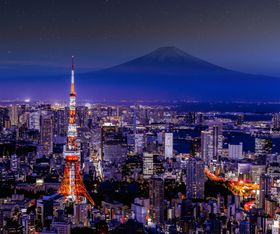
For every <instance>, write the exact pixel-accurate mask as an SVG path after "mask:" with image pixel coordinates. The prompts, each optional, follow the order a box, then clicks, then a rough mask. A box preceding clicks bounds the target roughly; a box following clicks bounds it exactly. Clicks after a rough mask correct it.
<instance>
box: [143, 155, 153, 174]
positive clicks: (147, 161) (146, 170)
mask: <svg viewBox="0 0 280 234" xmlns="http://www.w3.org/2000/svg"><path fill="white" fill-rule="evenodd" d="M153 166H154V155H153V154H149V153H144V155H143V176H144V178H145V179H149V178H151V176H152V175H153V173H154V167H153Z"/></svg>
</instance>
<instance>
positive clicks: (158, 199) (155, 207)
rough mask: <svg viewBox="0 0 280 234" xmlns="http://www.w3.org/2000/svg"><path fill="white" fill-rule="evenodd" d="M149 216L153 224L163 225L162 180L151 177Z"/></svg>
mask: <svg viewBox="0 0 280 234" xmlns="http://www.w3.org/2000/svg"><path fill="white" fill-rule="evenodd" d="M149 197H150V214H151V215H152V220H153V221H154V222H155V223H158V224H163V223H164V180H163V179H161V178H157V177H152V178H151V179H150V184H149Z"/></svg>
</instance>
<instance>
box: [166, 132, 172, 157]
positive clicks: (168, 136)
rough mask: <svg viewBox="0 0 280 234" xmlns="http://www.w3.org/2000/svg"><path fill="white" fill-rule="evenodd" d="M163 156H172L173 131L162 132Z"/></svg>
mask: <svg viewBox="0 0 280 234" xmlns="http://www.w3.org/2000/svg"><path fill="white" fill-rule="evenodd" d="M164 156H165V158H172V157H173V133H170V132H166V133H165V134H164Z"/></svg>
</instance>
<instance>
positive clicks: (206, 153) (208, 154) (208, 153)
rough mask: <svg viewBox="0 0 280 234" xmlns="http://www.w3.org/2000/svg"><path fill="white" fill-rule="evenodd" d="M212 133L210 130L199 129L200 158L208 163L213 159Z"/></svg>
mask: <svg viewBox="0 0 280 234" xmlns="http://www.w3.org/2000/svg"><path fill="white" fill-rule="evenodd" d="M212 142H213V135H212V132H211V131H201V158H202V160H203V161H204V162H205V163H206V164H207V165H208V164H210V162H211V161H212V160H213V144H212Z"/></svg>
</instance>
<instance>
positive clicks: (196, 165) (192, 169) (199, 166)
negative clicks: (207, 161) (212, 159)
mask: <svg viewBox="0 0 280 234" xmlns="http://www.w3.org/2000/svg"><path fill="white" fill-rule="evenodd" d="M185 171H186V195H187V197H190V198H204V182H205V176H204V162H203V161H202V160H201V159H199V158H189V159H188V160H187V161H186V165H185Z"/></svg>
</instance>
